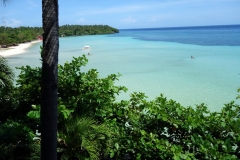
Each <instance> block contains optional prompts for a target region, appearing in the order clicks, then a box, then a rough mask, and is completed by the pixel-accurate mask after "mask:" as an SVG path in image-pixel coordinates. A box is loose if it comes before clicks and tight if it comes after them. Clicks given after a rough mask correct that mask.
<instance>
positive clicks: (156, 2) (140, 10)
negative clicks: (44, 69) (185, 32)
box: [0, 0, 240, 29]
mask: <svg viewBox="0 0 240 160" xmlns="http://www.w3.org/2000/svg"><path fill="white" fill-rule="evenodd" d="M0 1H2V0H0ZM58 2H59V25H65V24H69V25H73V24H79V25H95V24H101V25H109V26H111V27H115V28H117V29H130V28H158V27H159V28H160V27H182V26H208V25H231V24H240V0H91V1H86V0H85V1H83V0H59V1H58ZM0 18H1V19H0V26H9V27H19V26H30V27H41V26H42V2H41V0H10V1H9V2H8V3H7V4H6V5H3V4H2V3H0Z"/></svg>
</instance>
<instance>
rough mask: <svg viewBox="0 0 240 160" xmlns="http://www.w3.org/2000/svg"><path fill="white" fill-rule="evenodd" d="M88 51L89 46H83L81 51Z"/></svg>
mask: <svg viewBox="0 0 240 160" xmlns="http://www.w3.org/2000/svg"><path fill="white" fill-rule="evenodd" d="M85 49H90V46H84V47H83V48H82V49H81V50H85Z"/></svg>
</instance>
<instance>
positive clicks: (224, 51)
mask: <svg viewBox="0 0 240 160" xmlns="http://www.w3.org/2000/svg"><path fill="white" fill-rule="evenodd" d="M59 40H60V49H59V63H60V64H63V63H64V62H66V61H71V59H72V57H73V56H74V57H78V56H81V55H82V54H86V55H87V54H88V53H90V54H91V55H90V56H87V57H88V59H89V63H88V64H87V66H86V67H84V68H83V69H82V70H83V71H87V70H89V69H91V68H95V69H97V70H98V72H99V75H100V77H106V76H107V75H109V74H112V73H113V74H116V73H120V74H121V75H122V76H121V77H120V78H119V81H117V82H116V85H123V86H126V87H127V88H128V92H127V93H122V94H121V95H119V96H118V97H117V100H121V99H129V98H130V96H129V95H130V94H131V93H133V92H143V93H145V94H146V96H147V97H148V99H149V100H153V99H155V98H156V97H157V96H159V95H160V94H163V95H164V96H166V97H167V98H168V99H173V100H175V101H176V102H178V103H180V104H181V105H182V106H192V107H194V106H195V105H197V104H201V103H204V104H206V105H207V106H208V108H209V109H210V110H211V111H219V110H220V109H221V108H222V107H223V106H224V104H226V103H229V102H230V101H232V100H234V101H235V102H236V103H237V104H240V102H239V101H240V100H236V97H237V94H238V93H237V89H238V88H240V83H239V82H240V81H239V80H240V25H229V26H202V27H201V26H200V27H175V28H144V29H124V30H120V32H119V33H117V34H111V35H92V36H78V37H63V38H60V39H59ZM40 45H41V43H36V44H33V45H32V46H31V47H30V48H28V49H27V50H26V52H25V53H24V54H20V55H15V56H12V57H8V60H9V64H10V65H11V66H12V67H13V68H14V67H17V66H25V65H30V66H32V67H35V66H40V65H41V63H40V60H39V59H40V53H39V50H40V49H39V48H40ZM85 45H88V46H90V47H91V50H89V51H86V50H81V48H82V47H83V46H85ZM16 73H17V74H18V73H19V71H16ZM239 94H240V93H239Z"/></svg>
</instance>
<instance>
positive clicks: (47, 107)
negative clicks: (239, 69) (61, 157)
mask: <svg viewBox="0 0 240 160" xmlns="http://www.w3.org/2000/svg"><path fill="white" fill-rule="evenodd" d="M42 20H43V31H44V34H43V50H42V86H41V89H42V90H41V96H42V102H41V159H42V160H56V159H57V91H58V86H57V83H58V77H57V75H58V68H57V65H58V50H59V40H58V29H59V24H58V0H42Z"/></svg>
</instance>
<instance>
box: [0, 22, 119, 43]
mask: <svg viewBox="0 0 240 160" xmlns="http://www.w3.org/2000/svg"><path fill="white" fill-rule="evenodd" d="M118 32H119V31H118V30H117V29H116V28H112V27H110V26H107V25H84V26H82V25H64V26H60V27H59V35H60V36H61V37H62V36H80V35H98V34H113V33H118ZM42 34H43V30H42V28H41V27H18V28H11V27H3V26H2V27H0V46H1V47H8V46H13V45H17V44H19V43H24V42H30V41H33V40H36V39H37V37H38V36H42Z"/></svg>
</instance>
